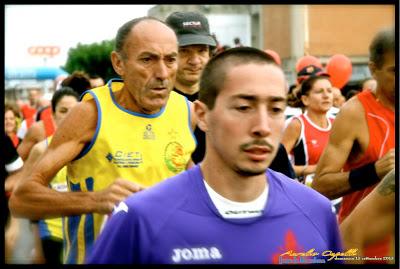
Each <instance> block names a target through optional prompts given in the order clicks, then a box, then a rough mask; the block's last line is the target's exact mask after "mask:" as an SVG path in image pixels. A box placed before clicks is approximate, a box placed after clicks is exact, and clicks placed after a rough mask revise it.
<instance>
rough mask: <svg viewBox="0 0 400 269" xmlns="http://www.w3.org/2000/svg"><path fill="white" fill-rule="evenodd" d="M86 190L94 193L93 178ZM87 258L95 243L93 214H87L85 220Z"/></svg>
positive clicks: (87, 180) (87, 183)
mask: <svg viewBox="0 0 400 269" xmlns="http://www.w3.org/2000/svg"><path fill="white" fill-rule="evenodd" d="M85 181H86V188H87V190H88V191H93V184H94V182H93V178H92V177H88V178H87V179H86V180H85ZM84 236H85V256H86V257H87V256H88V254H89V253H90V252H91V250H92V246H93V242H94V221H93V214H87V215H86V219H85V233H84Z"/></svg>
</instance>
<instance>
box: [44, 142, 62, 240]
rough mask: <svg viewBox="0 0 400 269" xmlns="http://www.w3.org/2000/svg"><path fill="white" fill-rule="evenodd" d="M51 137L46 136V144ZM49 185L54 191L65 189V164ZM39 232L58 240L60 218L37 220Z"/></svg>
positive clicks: (60, 227) (59, 235)
mask: <svg viewBox="0 0 400 269" xmlns="http://www.w3.org/2000/svg"><path fill="white" fill-rule="evenodd" d="M51 138H52V137H48V138H47V140H46V141H47V145H49V144H50V141H51ZM49 187H50V188H52V189H55V190H56V191H61V192H65V191H67V167H66V166H64V167H63V168H62V169H61V170H60V171H58V173H57V174H56V175H55V176H54V177H53V179H52V180H51V182H50V186H49ZM39 233H40V237H41V238H46V237H52V238H55V239H59V240H60V241H61V240H63V231H62V218H52V219H43V220H39Z"/></svg>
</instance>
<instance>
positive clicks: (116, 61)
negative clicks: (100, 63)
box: [111, 51, 125, 78]
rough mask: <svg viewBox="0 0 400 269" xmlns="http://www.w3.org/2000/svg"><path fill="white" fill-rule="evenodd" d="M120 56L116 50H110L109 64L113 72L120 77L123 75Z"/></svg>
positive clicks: (122, 64)
mask: <svg viewBox="0 0 400 269" xmlns="http://www.w3.org/2000/svg"><path fill="white" fill-rule="evenodd" d="M121 57H122V56H121V55H120V54H119V53H118V52H116V51H112V52H111V64H112V66H113V68H114V70H115V72H116V73H117V74H118V75H119V76H120V77H121V78H122V77H123V76H124V70H125V68H124V61H123V60H122V58H121Z"/></svg>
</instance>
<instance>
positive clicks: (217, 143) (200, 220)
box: [87, 47, 343, 264]
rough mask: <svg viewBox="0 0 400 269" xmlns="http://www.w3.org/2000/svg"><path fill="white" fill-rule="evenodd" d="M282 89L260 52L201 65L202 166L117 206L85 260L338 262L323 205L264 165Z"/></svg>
mask: <svg viewBox="0 0 400 269" xmlns="http://www.w3.org/2000/svg"><path fill="white" fill-rule="evenodd" d="M285 85H286V83H285V77H284V73H283V71H282V69H281V68H280V67H279V66H278V65H277V64H276V63H275V62H274V60H273V59H272V58H271V57H270V56H268V55H267V54H265V53H264V52H262V51H260V50H257V49H254V48H246V47H242V48H234V49H230V50H227V51H225V52H223V53H221V54H219V55H217V56H216V57H214V58H213V59H211V60H210V62H209V63H208V64H207V65H206V67H205V69H204V71H203V74H202V76H201V81H200V96H199V100H198V101H195V102H194V104H195V107H194V109H195V113H196V115H197V117H198V120H199V123H198V124H199V127H200V128H201V129H202V130H203V131H204V132H205V133H206V155H205V157H204V160H203V162H202V163H201V164H199V165H196V166H195V167H193V168H192V169H190V170H188V171H186V172H184V173H182V174H179V175H177V176H175V177H173V178H170V179H167V180H165V181H164V182H162V183H160V184H158V185H156V186H154V187H151V188H149V189H147V190H145V191H143V192H140V193H136V194H134V195H132V196H130V197H129V198H128V199H126V200H125V201H124V202H121V203H120V204H119V205H118V207H117V208H116V209H115V210H114V212H113V215H112V216H111V218H110V219H109V221H108V223H107V224H106V225H105V228H104V230H103V232H102V233H101V234H100V236H99V238H98V240H97V241H96V243H95V245H94V249H93V252H92V254H91V256H90V257H89V258H88V260H87V262H88V263H107V264H111V263H119V264H121V263H123V264H129V263H143V264H154V263H156V264H187V263H209V264H212V263H225V264H227V263H246V264H250V263H261V264H262V263H268V264H273V263H275V264H279V263H280V264H293V263H297V264H301V263H328V262H341V261H340V260H339V259H340V258H341V257H343V256H340V255H339V256H337V257H334V254H337V253H338V252H342V249H341V242H340V236H339V233H338V226H337V221H336V217H335V215H334V214H333V213H332V211H331V204H330V201H329V200H328V199H327V198H325V197H324V196H322V195H320V194H319V193H317V192H316V191H314V190H312V189H311V188H308V187H306V186H304V185H302V184H300V183H297V182H296V181H294V180H292V179H290V178H288V177H286V176H285V175H283V174H281V173H278V172H274V171H273V170H270V169H268V166H269V165H270V163H271V161H272V160H273V158H274V156H275V154H276V152H277V150H278V147H279V143H280V140H281V137H282V133H283V130H284V124H285V116H284V110H285V106H286V86H285Z"/></svg>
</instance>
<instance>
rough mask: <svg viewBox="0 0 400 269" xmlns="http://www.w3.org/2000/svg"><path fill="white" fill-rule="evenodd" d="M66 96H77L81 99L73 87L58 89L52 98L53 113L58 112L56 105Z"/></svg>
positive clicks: (77, 98)
mask: <svg viewBox="0 0 400 269" xmlns="http://www.w3.org/2000/svg"><path fill="white" fill-rule="evenodd" d="M64 96H73V97H75V98H76V100H79V95H78V93H77V92H76V91H75V90H74V89H72V88H71V87H62V88H61V89H59V90H57V91H56V92H55V93H54V94H53V97H52V98H51V110H52V111H53V113H55V112H56V106H57V104H58V102H60V100H61V99H62V98H63V97H64Z"/></svg>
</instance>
